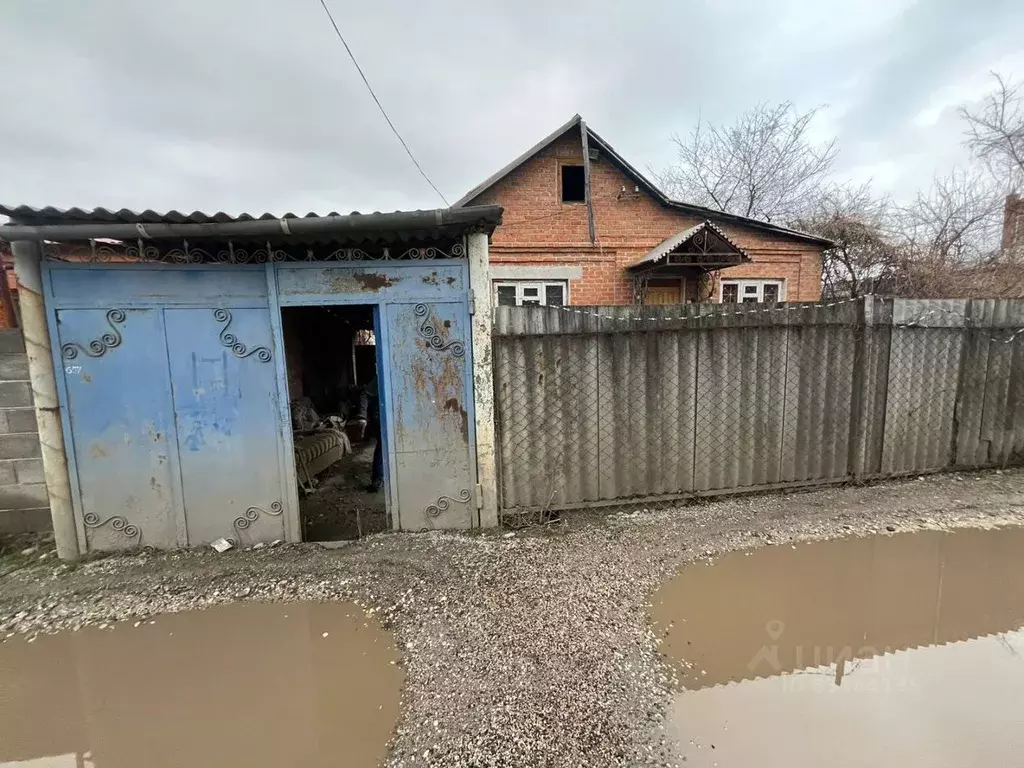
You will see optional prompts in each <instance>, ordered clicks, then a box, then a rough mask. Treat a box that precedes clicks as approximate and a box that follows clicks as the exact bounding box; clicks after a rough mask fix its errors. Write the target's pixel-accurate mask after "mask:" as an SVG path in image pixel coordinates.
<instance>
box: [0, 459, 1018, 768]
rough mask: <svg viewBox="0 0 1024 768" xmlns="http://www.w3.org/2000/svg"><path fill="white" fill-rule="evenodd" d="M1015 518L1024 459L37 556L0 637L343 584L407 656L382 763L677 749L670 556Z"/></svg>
mask: <svg viewBox="0 0 1024 768" xmlns="http://www.w3.org/2000/svg"><path fill="white" fill-rule="evenodd" d="M968 481H969V482H968ZM924 521H926V522H924ZM1022 522H1024V472H1021V471H1004V472H1003V473H1002V474H999V475H996V474H993V473H990V474H980V475H963V476H957V475H946V476H933V477H926V478H924V479H923V480H920V481H911V482H903V483H892V484H886V485H874V486H865V487H856V488H831V489H828V490H821V491H815V492H809V493H802V494H791V495H776V496H761V497H742V498H734V499H730V500H724V501H718V502H713V503H700V504H693V505H689V506H686V507H682V508H679V509H674V510H661V511H642V512H639V513H635V512H633V511H630V512H628V513H619V514H607V513H606V514H601V515H598V514H576V515H569V516H566V517H565V521H564V522H563V523H561V524H558V525H550V526H545V527H543V528H540V529H534V530H525V531H521V532H519V533H517V534H516V535H515V536H506V535H505V534H504V533H503V532H496V533H484V534H477V535H466V534H455V533H444V532H430V533H422V534H401V535H393V534H381V535H376V536H372V537H370V538H368V539H365V540H363V541H362V542H359V543H356V544H353V545H352V546H349V547H346V548H343V549H334V550H327V549H324V548H322V547H319V546H316V545H312V544H307V545H285V544H282V545H280V546H277V547H274V548H270V547H265V548H262V549H251V550H248V551H237V550H233V551H230V552H226V553H224V554H215V553H213V552H211V551H209V550H208V549H206V550H202V551H199V550H197V551H188V552H176V553H169V554H163V553H142V554H138V555H133V556H125V557H108V558H104V559H98V560H93V561H91V562H86V563H84V564H82V565H80V566H77V567H69V566H67V565H63V564H59V563H57V562H56V561H55V560H54V559H50V560H47V561H42V562H39V561H38V560H33V563H32V564H31V565H29V566H27V567H25V568H21V569H20V570H17V571H16V572H13V573H11V574H10V575H9V576H7V577H6V578H5V579H3V580H2V581H0V638H3V637H5V636H7V635H9V634H11V633H20V634H28V635H33V634H38V633H40V632H52V631H58V630H61V629H75V628H78V627H81V626H83V625H85V624H92V625H104V624H107V625H109V624H110V623H112V622H114V621H120V620H132V621H143V620H145V621H148V620H151V618H150V617H153V616H155V615H156V614H160V613H167V612H173V611H181V610H193V609H199V608H204V607H206V606H209V605H213V604H216V603H222V602H232V601H237V600H261V601H268V600H269V601H294V600H340V599H353V600H355V601H356V602H357V603H359V604H360V605H361V606H363V607H364V609H365V610H367V611H368V612H372V613H376V614H377V615H378V616H379V618H380V620H381V622H382V623H383V624H384V625H385V626H386V627H388V628H389V629H390V630H391V631H392V632H393V633H394V634H395V637H396V641H397V643H398V646H399V648H400V650H401V652H402V660H401V663H402V664H403V666H404V667H405V669H406V685H405V689H404V691H403V715H402V718H401V720H400V722H399V725H398V728H397V730H396V733H395V735H394V739H393V744H392V751H391V757H390V762H389V765H391V766H406V767H408V768H415V767H418V766H467V767H468V766H475V767H478V768H483V767H485V766H490V767H494V768H498V767H504V766H508V767H510V768H511V767H512V766H516V767H518V766H558V767H559V768H562V767H564V766H588V767H591V766H593V767H595V768H597V767H601V766H609V767H610V766H656V765H676V764H678V763H679V760H680V758H679V756H678V755H677V754H676V753H675V752H674V747H673V745H672V744H671V743H669V742H668V741H667V740H666V738H665V736H664V731H663V730H662V723H663V721H664V713H665V708H666V706H667V705H668V704H669V701H670V696H671V690H672V684H673V683H672V679H671V677H670V676H671V672H670V670H669V669H668V667H667V665H663V664H662V663H661V662H660V660H659V657H658V653H657V642H656V640H655V638H654V636H653V635H652V633H651V631H650V628H649V625H648V618H647V600H648V598H649V595H650V593H651V592H652V591H653V590H654V589H655V587H656V586H657V585H658V584H659V583H660V582H661V581H662V580H663V579H665V578H667V577H669V576H670V575H671V574H672V573H673V572H674V571H675V570H676V569H678V568H679V567H680V566H682V565H685V564H686V563H687V562H690V561H692V560H695V559H698V558H699V559H702V560H704V559H709V558H713V557H715V556H717V555H718V554H720V553H722V552H725V551H729V550H733V549H741V548H751V547H757V546H765V545H771V544H774V545H780V544H790V543H792V542H795V541H799V540H804V539H815V538H831V537H835V536H841V535H850V534H863V533H866V532H869V531H872V530H878V529H881V530H885V528H886V524H889V525H898V527H899V530H900V531H901V532H902V531H910V530H915V529H920V528H922V527H939V528H947V527H953V526H960V525H986V526H992V525H1002V524H1012V523H1017V524H1020V523H1022Z"/></svg>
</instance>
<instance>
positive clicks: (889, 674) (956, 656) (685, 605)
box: [651, 529, 1024, 768]
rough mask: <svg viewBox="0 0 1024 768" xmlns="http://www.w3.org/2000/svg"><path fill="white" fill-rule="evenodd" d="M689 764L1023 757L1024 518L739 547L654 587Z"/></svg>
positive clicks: (673, 720)
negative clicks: (1017, 524)
mask: <svg viewBox="0 0 1024 768" xmlns="http://www.w3.org/2000/svg"><path fill="white" fill-rule="evenodd" d="M651 610H652V620H653V624H654V631H655V633H656V635H657V636H658V637H660V638H661V639H662V643H661V646H660V650H661V652H662V653H664V654H665V655H666V659H667V661H669V663H671V664H672V666H673V668H674V669H675V671H676V673H677V675H678V678H679V682H680V691H679V692H678V693H677V695H676V697H675V702H674V705H673V708H672V712H671V717H670V721H669V723H668V724H667V725H666V730H667V731H668V733H669V734H670V736H671V737H672V738H673V739H674V740H675V741H676V743H677V744H678V745H679V747H680V751H681V753H682V754H683V755H684V756H685V757H686V760H687V762H686V764H687V765H691V766H716V765H717V766H723V767H724V766H749V765H758V766H788V767H790V768H792V767H794V766H820V765H830V766H901V767H902V766H906V765H922V766H924V765H927V766H930V767H932V768H934V767H936V766H938V767H945V766H949V767H950V768H953V766H957V767H958V768H959V767H960V766H964V765H1010V764H1019V763H1020V760H1021V757H1020V756H1021V754H1024V631H1021V628H1022V627H1024V529H1004V530H993V531H982V530H964V531H958V532H953V533H940V532H924V533H916V534H900V535H894V536H877V537H870V538H850V539H844V540H840V541H832V542H819V543H811V544H801V545H797V546H795V547H790V546H773V547H766V548H763V549H759V550H756V551H754V552H750V553H747V552H734V553H730V554H728V555H725V556H723V557H721V558H719V559H717V560H716V561H715V562H713V563H711V564H698V565H694V566H690V567H688V568H686V569H684V570H683V571H681V572H680V573H679V574H678V575H677V576H676V578H675V579H674V580H672V581H671V582H668V583H667V584H665V585H663V586H662V587H661V588H660V589H659V590H658V591H657V592H656V593H655V595H654V598H653V606H652V609H651Z"/></svg>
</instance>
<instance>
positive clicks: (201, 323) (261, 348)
mask: <svg viewBox="0 0 1024 768" xmlns="http://www.w3.org/2000/svg"><path fill="white" fill-rule="evenodd" d="M165 316H166V323H167V350H168V356H169V358H170V361H171V384H172V391H173V398H174V415H175V420H176V425H177V431H178V447H179V455H180V461H181V481H182V487H183V493H184V500H185V518H186V523H187V526H188V539H189V543H190V544H202V543H205V542H209V541H213V540H215V539H218V538H221V537H224V538H233V539H236V540H238V541H239V543H254V542H257V541H272V540H274V539H283V538H284V519H283V506H284V501H283V498H282V496H283V484H282V482H281V474H280V471H279V470H280V464H279V461H278V458H279V457H278V444H279V439H280V438H279V432H278V425H277V419H278V400H277V376H276V361H277V360H278V359H279V357H280V354H279V352H278V350H276V349H274V342H273V339H272V337H271V332H270V317H269V312H268V310H267V309H265V308H259V309H233V310H230V311H229V310H223V309H220V308H218V309H167V310H165Z"/></svg>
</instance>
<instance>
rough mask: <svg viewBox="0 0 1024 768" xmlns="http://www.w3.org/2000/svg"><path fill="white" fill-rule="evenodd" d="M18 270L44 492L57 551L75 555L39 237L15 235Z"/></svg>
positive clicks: (75, 539)
mask: <svg viewBox="0 0 1024 768" xmlns="http://www.w3.org/2000/svg"><path fill="white" fill-rule="evenodd" d="M11 252H12V253H13V254H14V271H15V274H16V275H17V278H18V297H19V301H20V304H21V329H22V333H23V334H24V337H25V351H26V352H27V353H28V375H29V379H30V380H31V382H32V398H33V401H34V403H35V408H36V423H37V424H38V425H39V445H40V447H41V450H42V457H43V474H44V475H45V478H46V493H47V495H48V496H49V497H50V517H51V519H52V520H53V538H54V541H55V542H56V544H57V556H58V557H59V558H60V559H61V560H77V559H78V557H79V551H78V532H77V530H76V529H75V513H74V508H73V507H72V504H71V481H70V480H69V478H68V460H67V456H66V455H65V453H64V430H63V429H62V427H61V423H60V406H59V405H58V403H57V381H56V379H55V378H54V371H53V356H52V353H51V349H50V332H49V329H48V328H47V325H46V308H45V307H44V306H43V278H42V272H41V269H40V258H41V256H42V250H41V248H40V246H39V243H38V242H31V241H27V240H16V241H14V242H12V243H11Z"/></svg>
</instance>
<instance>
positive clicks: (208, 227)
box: [0, 204, 502, 240]
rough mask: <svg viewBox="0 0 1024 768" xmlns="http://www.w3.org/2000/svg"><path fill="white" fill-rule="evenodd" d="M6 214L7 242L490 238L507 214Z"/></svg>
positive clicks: (3, 234)
mask: <svg viewBox="0 0 1024 768" xmlns="http://www.w3.org/2000/svg"><path fill="white" fill-rule="evenodd" d="M0 214H4V215H6V216H8V217H10V219H11V222H10V223H8V224H5V225H4V226H2V227H0V238H2V239H4V240H17V239H27V240H40V239H51V238H48V235H52V239H55V240H60V239H67V238H71V237H75V236H76V235H80V236H81V237H82V238H83V239H87V238H103V237H110V238H112V239H121V238H123V237H126V236H127V237H135V236H137V235H140V236H142V237H147V238H148V237H156V238H159V237H177V236H197V237H227V236H231V235H234V236H244V235H247V234H258V235H260V236H264V235H282V234H283V235H291V234H295V235H299V234H314V233H315V234H320V235H326V234H330V235H339V236H343V237H345V238H355V237H359V238H362V239H366V238H368V237H373V236H375V235H381V236H387V235H389V234H395V233H402V232H413V233H416V234H418V235H423V236H427V235H428V233H429V234H430V235H433V236H448V237H450V236H453V235H456V234H461V233H463V232H467V231H469V230H477V231H484V232H487V233H488V234H490V233H491V232H493V231H494V229H495V228H496V227H497V226H498V225H500V224H501V216H502V208H501V206H498V205H479V206H466V207H462V208H436V209H427V210H414V211H394V212H391V213H382V212H380V211H374V212H373V213H359V212H356V211H354V212H352V213H349V214H339V213H336V212H331V213H328V214H325V215H321V214H316V213H307V214H305V215H303V216H297V215H296V214H294V213H285V214H283V215H277V214H272V213H262V214H251V213H241V214H238V215H235V216H233V215H231V214H228V213H225V212H223V211H218V212H217V213H212V214H208V213H204V212H203V211H193V212H192V213H187V214H186V213H181V212H180V211H175V210H172V211H167V212H165V213H158V212H156V211H153V210H151V209H147V210H145V211H142V212H136V211H131V210H128V209H121V210H117V211H112V210H109V209H107V208H93V209H89V210H86V209H83V208H68V209H62V208H54V207H52V206H47V207H44V208H34V207H32V206H27V205H19V206H9V205H2V204H0Z"/></svg>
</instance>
